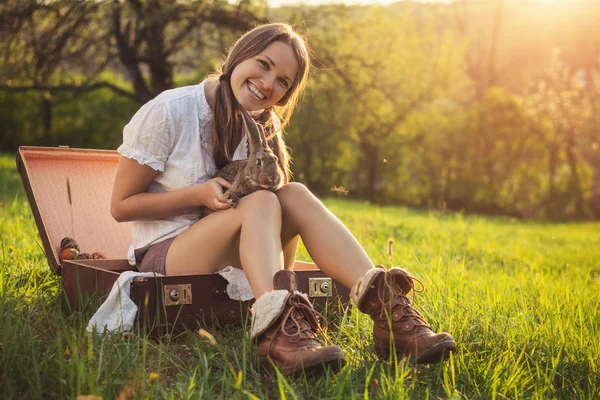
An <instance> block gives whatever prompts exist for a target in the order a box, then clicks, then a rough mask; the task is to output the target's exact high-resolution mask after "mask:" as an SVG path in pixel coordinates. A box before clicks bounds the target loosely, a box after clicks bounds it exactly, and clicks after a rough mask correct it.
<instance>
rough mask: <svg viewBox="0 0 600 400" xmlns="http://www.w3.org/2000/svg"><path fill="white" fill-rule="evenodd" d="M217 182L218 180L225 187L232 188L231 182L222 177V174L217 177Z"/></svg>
mask: <svg viewBox="0 0 600 400" xmlns="http://www.w3.org/2000/svg"><path fill="white" fill-rule="evenodd" d="M215 182H217V183H218V184H219V185H221V186H223V187H224V188H227V189H231V183H229V182H227V181H226V180H225V179H223V178H221V177H220V176H219V177H218V178H215Z"/></svg>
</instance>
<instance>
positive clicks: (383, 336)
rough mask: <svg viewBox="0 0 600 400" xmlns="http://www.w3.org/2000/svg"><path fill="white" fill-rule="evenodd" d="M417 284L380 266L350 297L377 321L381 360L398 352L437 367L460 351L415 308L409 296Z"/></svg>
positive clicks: (377, 347)
mask: <svg viewBox="0 0 600 400" xmlns="http://www.w3.org/2000/svg"><path fill="white" fill-rule="evenodd" d="M415 280H417V279H416V278H414V277H413V276H412V275H410V274H409V273H408V271H406V270H404V269H402V268H398V267H394V268H392V269H390V270H386V269H384V268H383V267H382V266H378V267H377V268H374V269H372V270H370V271H369V272H368V273H367V274H366V275H365V276H364V277H363V278H362V279H361V280H360V281H359V282H358V283H357V284H356V285H355V286H354V287H353V288H352V291H351V292H350V295H351V297H352V299H353V300H354V302H355V304H356V305H357V307H358V309H359V310H360V311H362V312H364V313H367V314H369V315H370V316H371V319H372V320H373V339H374V341H375V350H376V352H377V354H378V355H379V356H380V357H381V358H387V357H389V356H390V350H391V349H394V350H395V352H396V354H397V356H398V357H408V358H409V359H410V360H411V361H413V362H415V363H419V364H436V363H438V362H440V361H442V360H444V359H446V358H447V357H448V355H449V354H450V353H451V352H453V351H455V350H456V342H455V341H454V339H453V338H452V336H450V334H448V333H446V332H442V333H438V334H435V333H433V331H432V330H431V328H430V326H429V324H428V323H427V322H426V321H425V319H423V316H422V315H421V314H420V313H419V312H418V311H417V310H415V309H414V308H413V307H412V305H411V303H410V300H409V299H408V297H407V295H408V293H409V292H410V291H411V290H414V288H415V286H414V281H415ZM418 282H419V283H421V282H420V281H418Z"/></svg>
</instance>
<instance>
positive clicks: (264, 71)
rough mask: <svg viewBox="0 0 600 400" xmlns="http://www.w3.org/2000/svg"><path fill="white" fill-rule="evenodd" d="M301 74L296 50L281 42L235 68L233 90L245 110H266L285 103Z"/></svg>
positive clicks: (231, 80)
mask: <svg viewBox="0 0 600 400" xmlns="http://www.w3.org/2000/svg"><path fill="white" fill-rule="evenodd" d="M297 73H298V60H297V59H296V54H295V53H294V49H292V47H291V46H290V45H288V44H286V43H284V42H281V41H277V42H273V43H271V44H270V45H269V46H267V47H266V48H265V49H264V50H263V51H261V52H260V53H259V54H257V55H256V56H254V57H251V58H249V59H247V60H245V61H242V62H241V63H240V64H238V65H237V66H236V67H235V68H234V69H233V72H232V73H231V79H230V82H231V88H232V89H233V95H234V96H235V98H236V99H237V101H238V103H240V104H241V105H242V107H244V109H246V110H247V111H256V110H263V109H265V108H269V107H272V106H274V105H275V104H277V102H278V101H279V100H281V98H282V97H283V96H284V95H285V94H286V93H287V91H288V89H289V88H291V87H292V83H293V82H294V79H296V74H297Z"/></svg>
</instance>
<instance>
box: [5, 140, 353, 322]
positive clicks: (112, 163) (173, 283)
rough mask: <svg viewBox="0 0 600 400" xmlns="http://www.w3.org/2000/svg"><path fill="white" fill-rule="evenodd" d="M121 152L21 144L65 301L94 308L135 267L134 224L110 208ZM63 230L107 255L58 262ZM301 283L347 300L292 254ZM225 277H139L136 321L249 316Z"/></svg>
mask: <svg viewBox="0 0 600 400" xmlns="http://www.w3.org/2000/svg"><path fill="white" fill-rule="evenodd" d="M118 159H119V154H118V153H117V152H116V151H107V150H87V149H71V148H68V147H58V148H46V147H20V148H19V151H18V153H17V168H18V170H19V173H20V175H21V179H22V180H23V185H24V187H25V191H26V193H27V197H28V199H29V203H30V205H31V209H32V211H33V215H34V217H35V221H36V223H37V227H38V230H39V233H40V238H41V240H42V244H43V246H44V250H45V252H46V255H47V258H48V262H49V265H50V267H51V268H52V269H53V271H54V272H56V273H57V274H60V275H61V278H62V285H63V288H64V294H65V298H66V301H67V304H68V305H69V306H70V307H72V308H76V309H88V310H89V309H90V308H91V309H92V310H95V308H97V307H98V306H99V305H100V304H101V302H102V301H103V299H104V298H105V297H106V296H107V295H108V293H109V292H110V289H111V288H112V285H113V283H114V282H115V281H116V280H117V278H118V277H119V274H120V273H122V272H124V271H128V270H135V267H132V266H130V265H129V263H128V262H127V260H126V255H127V249H128V247H129V245H130V243H131V226H130V224H129V223H118V222H116V221H114V219H113V218H112V216H111V215H110V196H111V191H112V186H113V180H114V175H115V172H116V166H117V162H118ZM64 237H72V238H74V239H75V240H77V241H78V243H79V245H80V248H81V249H82V251H85V252H90V253H91V252H95V251H100V252H102V253H104V255H105V256H106V257H107V259H100V260H94V259H90V260H75V261H73V260H70V261H64V262H62V263H61V262H60V260H59V257H58V255H59V251H60V242H61V240H62V238H64ZM294 270H295V271H296V273H297V275H298V280H299V290H300V291H302V292H304V293H307V294H308V296H309V298H310V299H311V301H312V302H313V304H314V305H315V308H316V309H317V310H319V311H321V312H324V313H326V314H331V313H336V312H340V311H342V310H344V309H346V307H347V306H348V304H349V291H348V289H347V288H345V287H344V286H343V285H341V284H340V283H338V282H336V281H333V280H332V279H331V278H329V277H327V276H325V275H324V274H323V272H321V271H320V270H319V268H318V267H317V266H316V265H315V264H313V263H307V262H296V263H295V265H294ZM226 286H227V281H226V280H225V279H224V278H223V277H221V276H220V275H218V274H200V275H188V276H167V277H149V278H145V277H138V278H135V279H134V280H133V282H132V284H131V298H132V300H133V301H134V302H135V303H136V304H137V305H138V310H139V311H138V315H137V317H136V324H135V326H137V327H138V328H139V329H143V330H147V331H149V332H150V333H151V334H162V333H165V332H174V331H180V330H181V329H183V328H185V327H187V328H190V329H195V328H197V327H199V326H205V327H206V326H208V327H210V326H212V325H215V324H216V325H220V326H222V325H232V324H234V325H235V324H240V323H243V322H247V320H246V316H247V311H248V308H249V306H251V301H250V302H240V301H234V300H231V299H229V297H228V296H227V292H226V289H225V288H226Z"/></svg>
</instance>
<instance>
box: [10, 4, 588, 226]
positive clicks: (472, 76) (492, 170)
mask: <svg viewBox="0 0 600 400" xmlns="http://www.w3.org/2000/svg"><path fill="white" fill-rule="evenodd" d="M13 3H14V2H13ZM125 3H127V5H128V6H127V7H125ZM468 3H469V2H451V4H441V3H419V2H398V3H394V4H390V5H388V6H366V7H360V6H345V5H322V6H316V7H309V6H297V7H282V8H278V9H271V10H267V9H266V8H265V7H266V3H265V2H264V1H262V0H261V1H251V2H241V3H239V5H237V6H236V7H238V8H239V10H240V11H243V12H242V14H239V15H241V16H244V15H246V14H244V13H245V12H246V11H247V12H249V14H248V16H249V15H257V16H262V15H265V14H266V15H268V17H269V18H270V19H271V20H281V21H285V22H290V23H294V24H296V27H297V29H298V30H300V31H301V32H302V33H303V34H305V35H306V36H307V37H308V40H309V42H310V44H311V46H312V48H313V56H314V57H313V61H314V62H313V65H314V67H315V68H313V69H312V71H311V72H312V75H311V78H310V80H309V82H308V87H307V90H306V92H305V94H304V97H303V100H302V102H301V104H300V107H299V109H298V110H297V112H296V113H295V114H294V116H293V118H292V123H291V125H290V126H289V127H288V128H287V135H286V140H287V144H288V146H289V147H290V148H291V150H292V156H293V158H294V163H293V165H292V170H293V173H294V176H295V179H296V180H298V181H301V182H303V183H305V184H306V185H307V186H309V187H310V188H311V190H313V191H314V192H316V193H318V194H320V195H323V196H325V195H333V196H335V194H332V193H331V190H332V189H333V188H337V189H336V190H337V191H338V194H341V193H345V192H346V191H347V193H348V195H349V196H350V197H352V198H357V199H366V200H369V201H371V202H372V203H377V204H404V205H410V206H415V207H427V208H436V209H441V210H444V209H453V210H465V211H470V212H482V213H494V214H505V215H515V216H525V217H537V218H597V217H599V216H600V141H599V140H598V129H599V127H600V117H599V115H600V78H599V76H600V72H599V71H600V70H599V68H598V64H597V60H596V59H595V58H594V54H597V51H596V50H594V47H593V44H591V42H590V41H589V37H595V36H594V35H593V33H595V32H597V27H596V25H597V24H596V25H594V21H595V20H597V19H598V17H599V16H600V6H599V5H598V4H596V3H593V4H592V3H589V2H588V3H585V2H581V1H576V0H573V1H569V2H566V1H565V2H559V1H555V2H542V1H540V2H531V3H528V4H527V5H523V4H520V3H519V2H505V1H502V0H493V1H490V2H483V3H478V4H476V5H475V4H472V5H470V4H468ZM584 3H585V4H584ZM15 4H16V3H15ZM61 4H62V3H61ZM99 4H102V5H103V7H104V6H106V5H108V4H109V2H104V1H103V2H98V3H93V4H92V3H89V4H88V6H89V7H92V8H94V9H95V8H96V7H97V6H98V5H99ZM131 4H133V3H131V2H123V4H122V6H123V7H125V8H126V9H127V10H129V11H131V10H130V8H128V7H129V6H131ZM69 5H70V3H69V2H64V4H62V6H63V8H64V7H67V6H69ZM219 6H223V7H225V9H229V8H228V7H229V6H225V5H224V4H220V5H219ZM161 7H163V8H164V11H165V12H164V13H163V12H161V10H163V9H156V10H154V9H152V7H150V8H148V7H146V8H144V12H147V13H148V14H144V13H141V14H139V15H138V14H135V13H133V14H130V13H129V12H127V13H125V14H123V16H124V18H125V17H126V18H125V19H124V20H123V26H125V25H126V23H125V22H127V21H133V20H136V21H137V19H136V18H138V19H139V23H140V24H141V25H140V26H146V25H144V24H148V26H154V25H155V24H156V23H157V21H153V20H152V18H150V16H152V15H155V14H156V13H158V14H161V18H159V19H160V21H162V22H161V23H165V24H167V23H169V24H171V23H172V21H171V20H170V19H169V18H170V17H173V18H179V17H182V16H183V14H181V15H179V14H178V12H175V11H176V10H187V11H185V17H186V18H188V17H189V18H195V17H194V15H196V14H194V13H193V12H191V10H194V9H196V8H195V7H199V5H198V4H196V3H194V2H191V3H189V4H188V2H184V3H178V2H165V3H164V4H162V3H161ZM125 8H124V10H125ZM216 9H218V8H216ZM41 10H42V11H44V12H43V13H42V14H40V15H46V14H45V13H46V12H50V11H47V10H46V9H45V8H44V7H42V9H41ZM102 10H104V11H102V12H105V13H109V11H110V9H109V8H102ZM157 10H158V11H157ZM202 11H203V12H204V11H206V10H205V9H204V8H203V9H202ZM182 12H183V11H182ZM84 14H85V13H84ZM109 14H110V13H109ZM176 14H177V15H179V16H177V15H176ZM209 14H210V13H209ZM90 15H91V14H90ZM90 15H87V14H86V15H83V14H82V18H84V19H86V20H87V19H88V18H91V19H92V20H93V21H92V25H91V26H96V24H97V23H98V21H96V19H98V18H99V17H98V18H97V17H92V16H90ZM107 15H108V14H107ZM235 15H238V14H235ZM239 15H238V16H239ZM37 18H41V17H39V16H38V17H37ZM148 18H150V20H148V21H146V19H148ZM236 18H237V17H236ZM234 19H235V18H234ZM169 21H170V22H169ZM572 21H577V22H576V23H573V22H572ZM50 22H51V21H50ZM50 22H48V24H50ZM153 24H154V25H153ZM215 24H216V22H215V23H206V24H200V25H201V26H196V25H194V24H192V25H190V26H189V28H190V29H194V31H193V32H194V34H191V35H188V36H186V38H187V39H186V40H185V41H183V42H181V43H170V42H169V40H165V43H164V44H165V46H167V47H168V48H171V49H172V50H173V51H172V52H171V51H167V52H166V53H165V54H168V56H166V57H167V58H166V59H165V60H166V62H167V64H168V65H169V68H168V70H169V71H170V72H173V75H174V76H173V78H174V84H175V85H176V86H182V85H189V84H195V83H197V82H199V81H201V80H202V79H203V78H204V77H205V76H206V74H208V73H210V72H213V71H214V68H215V66H216V61H217V60H218V59H219V58H220V57H221V56H223V55H224V54H225V50H226V49H227V48H228V47H229V46H230V45H231V43H232V42H233V41H234V40H235V37H236V34H237V33H235V32H234V31H230V30H229V29H216V28H215V26H216V25H215ZM533 24H535V26H534V25H533ZM175 25H177V27H178V29H177V30H175V31H171V30H169V29H167V30H166V31H165V33H166V34H167V36H165V38H167V39H168V38H170V37H172V36H171V35H175V36H177V35H176V34H175V33H176V32H179V29H181V32H182V33H183V32H188V31H187V30H186V28H185V27H180V26H179V25H180V24H175ZM52 26H53V25H52V24H50V25H48V26H46V25H42V26H39V28H40V29H41V30H40V32H46V31H47V30H48V29H50V28H51V27H52ZM165 26H166V25H165ZM495 27H496V28H497V29H495ZM96 28H97V29H98V31H97V32H104V30H105V28H104V27H103V28H101V29H100V28H99V27H96ZM96 28H95V29H96ZM50 30H51V29H50ZM494 32H495V33H496V34H497V35H495V34H494ZM143 33H144V34H145V33H147V31H146V30H144V32H143ZM140 34H141V33H140ZM142 36H143V35H142ZM142 36H140V38H141V37H142ZM596 36H597V35H596ZM52 37H53V36H52V35H49V36H48V38H52ZM94 37H95V36H94V35H93V34H92V35H91V38H94ZM144 37H145V36H144ZM7 38H8V36H7ZM85 38H86V40H87V39H90V32H87V31H86V35H85ZM23 40H24V39H22V38H21V39H20V40H16V39H15V40H13V41H11V40H8V39H6V40H4V41H1V40H0V44H1V43H4V44H5V45H6V46H8V47H6V49H7V54H9V56H10V57H8V58H7V60H8V61H10V62H8V63H7V64H6V65H3V66H0V69H1V68H4V70H2V72H5V74H4V75H6V77H8V78H11V79H12V80H11V81H10V84H9V86H10V85H18V84H26V83H27V82H29V80H31V77H27V76H28V75H27V74H29V75H31V74H33V72H32V71H33V70H34V69H35V68H33V66H32V65H30V64H31V62H29V64H27V62H28V60H30V57H33V56H34V54H31V53H27V54H26V57H25V56H24V58H23V57H21V58H19V51H20V50H21V47H19V46H24V43H25V42H24V41H23ZM48 40H50V39H48ZM139 40H141V41H142V42H144V43H145V44H144V45H143V46H142V48H140V49H139V50H140V51H141V50H142V49H144V51H145V50H147V48H148V46H149V45H150V44H151V43H150V42H152V41H148V42H147V43H146V41H145V39H144V40H142V39H139ZM77 43H78V44H79V45H82V42H77ZM40 45H41V44H40V43H38V46H40ZM11 46H13V47H11ZM67 47H68V46H67ZM84 47H85V46H84ZM167 47H165V49H166V48H167ZM555 47H556V48H558V47H560V48H562V51H559V50H557V49H556V48H555ZM75 48H77V46H75ZM11 49H12V50H11ZM69 49H71V47H68V48H65V49H64V50H65V51H67V50H69ZM165 49H163V50H165ZM579 49H585V50H579ZM71 50H72V49H71ZM130 50H131V49H130ZM89 51H90V50H89V48H87V47H86V52H83V53H81V52H75V53H77V54H79V56H81V55H85V54H88V53H89ZM165 51H166V50H165ZM96 53H97V54H96ZM96 53H95V54H96V56H99V55H100V53H101V52H96ZM102 54H103V53H102ZM153 54H154V53H153ZM154 55H156V54H154ZM159 58H160V57H159ZM45 60H46V61H52V60H47V59H45ZM66 60H67V61H65V62H66V64H65V62H63V63H61V64H60V65H58V64H53V63H50V64H48V65H47V66H45V67H44V68H46V67H48V68H50V67H52V66H54V67H57V68H58V66H60V67H61V69H59V70H56V71H55V70H54V69H52V71H50V70H48V71H47V72H48V74H49V75H48V76H50V78H48V79H47V81H45V82H40V83H43V84H52V83H57V82H66V83H73V84H77V83H78V82H80V81H82V80H84V79H83V77H84V76H85V71H84V69H82V68H81V66H80V65H79V64H78V63H76V62H74V63H73V65H69V63H68V60H71V58H69V57H67V58H66ZM165 60H155V61H156V62H158V63H159V64H160V65H162V64H164V63H163V61H165ZM42 61H44V60H42ZM91 61H94V63H97V60H96V58H94V60H91ZM138 61H139V60H137V61H136V63H137V62H138ZM159 61H160V62H159ZM23 62H25V64H27V65H28V68H29V69H26V68H22V69H21V68H16V67H15V68H11V66H13V65H20V64H19V63H21V64H23ZM140 62H141V61H140ZM76 64H77V65H76ZM134 64H135V63H134ZM111 65H112V64H111ZM135 65H138V64H135ZM157 65H158V64H157ZM171 65H172V68H171ZM130 67H131V66H126V65H125V64H123V65H121V64H119V62H116V64H115V65H114V71H128V68H130ZM32 68H33V69H32ZM28 71H29V72H28ZM136 71H137V70H136ZM140 71H141V72H140ZM152 71H155V72H156V71H162V69H161V68H154V69H152V68H150V69H149V70H145V69H143V68H142V69H140V70H139V71H138V72H140V73H141V74H142V75H143V78H144V79H146V80H152V79H151V77H152V76H153V75H152V73H151V72H152ZM26 72H27V73H26ZM50 72H52V73H50ZM0 75H1V74H0ZM167 75H169V74H167ZM169 76H171V75H169ZM8 78H6V79H8ZM97 78H98V80H100V81H103V82H107V83H109V84H112V85H114V86H115V87H116V88H117V89H123V90H125V89H124V88H126V89H131V88H134V86H135V85H133V84H132V83H131V82H125V81H123V79H131V76H129V75H120V74H119V75H117V74H116V73H115V74H113V73H109V72H105V73H104V75H100V76H98V77H97ZM163 78H164V77H163ZM165 79H166V78H165ZM166 81H168V82H167V83H168V84H170V83H172V80H170V78H169V79H167V80H166ZM166 81H165V82H166ZM169 82H170V83H169ZM163 83H164V82H163ZM0 86H1V85H0ZM167 86H168V85H167ZM157 87H158V88H162V87H163V86H161V85H158V86H157ZM165 87H166V86H165ZM0 89H2V88H1V87H0ZM4 89H7V88H4ZM157 90H158V89H157ZM161 90H162V89H161ZM117 92H118V90H117V91H114V90H113V91H110V90H109V89H102V90H96V91H93V92H89V93H87V94H85V95H83V96H82V95H74V94H66V92H60V91H59V92H53V93H50V92H48V91H41V92H35V91H34V92H27V93H22V92H10V91H8V92H6V91H1V90H0V149H11V150H14V149H15V148H16V147H17V146H19V145H25V144H35V145H46V146H55V145H59V144H66V145H70V146H72V147H97V148H98V147H99V148H113V149H114V148H116V147H117V146H118V145H119V143H120V140H121V132H122V128H123V126H124V125H125V124H126V123H127V122H128V120H129V119H130V118H131V116H132V115H133V114H134V113H135V111H136V109H137V108H138V107H139V104H137V105H136V104H134V103H133V102H132V101H131V100H129V99H128V98H127V97H122V96H119V95H118V94H117ZM148 96H150V93H148ZM142 97H143V96H142Z"/></svg>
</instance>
